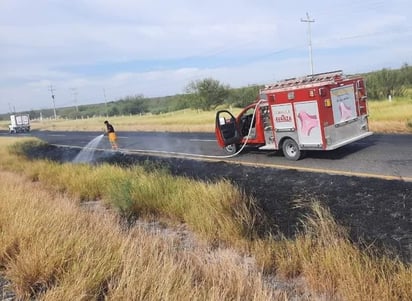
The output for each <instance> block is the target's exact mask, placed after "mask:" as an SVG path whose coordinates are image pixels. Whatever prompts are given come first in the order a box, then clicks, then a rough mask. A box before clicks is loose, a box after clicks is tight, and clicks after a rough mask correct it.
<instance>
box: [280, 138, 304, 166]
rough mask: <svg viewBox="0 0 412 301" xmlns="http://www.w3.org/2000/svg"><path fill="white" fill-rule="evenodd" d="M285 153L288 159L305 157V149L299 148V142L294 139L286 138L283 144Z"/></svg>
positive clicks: (295, 159)
mask: <svg viewBox="0 0 412 301" xmlns="http://www.w3.org/2000/svg"><path fill="white" fill-rule="evenodd" d="M282 150H283V155H284V156H285V158H286V159H288V160H292V161H298V160H299V159H301V158H302V157H303V151H301V150H300V149H299V146H298V144H297V143H296V142H295V140H293V139H290V138H288V139H286V140H285V141H283V145H282Z"/></svg>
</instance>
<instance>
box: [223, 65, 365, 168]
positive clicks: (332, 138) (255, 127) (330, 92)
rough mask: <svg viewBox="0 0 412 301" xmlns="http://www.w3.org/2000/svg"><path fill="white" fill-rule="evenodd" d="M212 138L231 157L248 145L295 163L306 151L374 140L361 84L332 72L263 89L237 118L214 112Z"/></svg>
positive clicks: (359, 78) (357, 78) (339, 72)
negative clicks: (369, 138)
mask: <svg viewBox="0 0 412 301" xmlns="http://www.w3.org/2000/svg"><path fill="white" fill-rule="evenodd" d="M215 135H216V139H217V142H218V144H219V145H220V146H221V147H222V148H224V149H225V150H226V151H227V152H228V153H229V154H235V153H237V152H238V151H239V150H240V148H241V147H242V146H243V145H247V146H256V147H258V148H259V149H261V150H282V151H283V154H284V156H285V157H286V158H287V159H289V160H295V161H296V160H299V159H301V158H302V157H303V156H304V153H305V151H306V150H323V151H328V150H333V149H337V148H339V147H341V146H344V145H346V144H349V143H352V142H354V141H357V140H360V139H363V138H365V137H368V136H370V135H372V132H370V131H369V126H368V108H367V93H366V86H365V81H364V79H363V78H362V77H357V76H353V77H347V76H345V75H344V74H343V73H342V71H333V72H327V73H321V74H315V75H308V76H305V77H301V78H292V79H286V80H282V81H279V82H276V83H274V84H271V85H267V86H265V88H264V89H262V90H261V91H260V95H259V97H258V99H257V100H256V101H255V102H254V103H252V104H250V105H248V106H246V107H245V108H244V109H243V110H242V111H241V112H240V113H239V115H237V117H235V116H233V115H232V113H230V112H229V111H227V110H220V111H218V112H217V113H216V121H215Z"/></svg>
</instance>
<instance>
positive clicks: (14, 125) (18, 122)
mask: <svg viewBox="0 0 412 301" xmlns="http://www.w3.org/2000/svg"><path fill="white" fill-rule="evenodd" d="M24 132H30V116H29V114H13V115H10V124H9V133H10V134H13V133H24Z"/></svg>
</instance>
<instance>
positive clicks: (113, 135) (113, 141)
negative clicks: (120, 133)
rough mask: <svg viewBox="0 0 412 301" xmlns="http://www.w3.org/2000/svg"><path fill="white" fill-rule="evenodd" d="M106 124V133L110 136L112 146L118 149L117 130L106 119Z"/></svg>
mask: <svg viewBox="0 0 412 301" xmlns="http://www.w3.org/2000/svg"><path fill="white" fill-rule="evenodd" d="M104 124H105V125H106V132H105V134H107V136H108V138H109V142H110V144H111V146H112V149H113V150H118V149H119V146H118V145H117V135H116V132H115V130H114V127H113V125H111V124H110V123H109V121H107V120H106V121H105V122H104Z"/></svg>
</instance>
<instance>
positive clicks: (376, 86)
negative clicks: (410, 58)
mask: <svg viewBox="0 0 412 301" xmlns="http://www.w3.org/2000/svg"><path fill="white" fill-rule="evenodd" d="M408 72H409V67H408V66H405V67H403V69H397V70H391V69H386V68H384V69H382V70H380V71H375V72H371V73H368V74H366V75H365V78H366V86H367V90H368V96H369V98H370V99H385V98H387V97H388V96H389V95H391V96H392V97H396V96H405V94H406V85H407V84H408V82H409V80H410V79H409V77H408ZM411 74H412V73H411Z"/></svg>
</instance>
